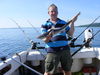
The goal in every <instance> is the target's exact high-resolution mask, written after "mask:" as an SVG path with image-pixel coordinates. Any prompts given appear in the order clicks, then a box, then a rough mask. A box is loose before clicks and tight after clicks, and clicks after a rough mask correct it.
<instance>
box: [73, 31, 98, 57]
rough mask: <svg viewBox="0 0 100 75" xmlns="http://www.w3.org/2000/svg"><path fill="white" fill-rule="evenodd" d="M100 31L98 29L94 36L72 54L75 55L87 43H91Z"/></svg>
mask: <svg viewBox="0 0 100 75" xmlns="http://www.w3.org/2000/svg"><path fill="white" fill-rule="evenodd" d="M99 32H100V30H98V31H97V32H96V33H95V34H94V35H93V36H92V38H90V39H89V40H88V41H87V42H85V43H84V44H83V45H81V47H80V48H79V49H78V50H77V51H75V52H74V53H73V54H72V55H71V56H74V55H75V54H76V53H77V52H79V51H80V50H81V49H82V48H83V47H84V46H85V45H86V44H87V43H90V42H91V40H92V39H93V38H94V36H96V35H97V34H98V33H99Z"/></svg>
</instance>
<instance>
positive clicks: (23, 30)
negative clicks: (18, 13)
mask: <svg viewBox="0 0 100 75" xmlns="http://www.w3.org/2000/svg"><path fill="white" fill-rule="evenodd" d="M9 19H10V20H11V21H13V22H14V23H15V24H16V25H17V26H18V28H19V29H20V30H21V31H22V32H23V34H24V35H25V36H26V38H27V40H28V41H29V42H30V43H32V42H33V41H32V40H31V39H30V38H29V36H28V35H27V34H26V33H25V31H24V30H23V29H22V28H21V27H20V25H19V24H18V23H17V22H16V21H15V20H13V19H11V18H9Z"/></svg>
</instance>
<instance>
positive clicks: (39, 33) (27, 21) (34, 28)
mask: <svg viewBox="0 0 100 75" xmlns="http://www.w3.org/2000/svg"><path fill="white" fill-rule="evenodd" d="M27 22H28V23H29V24H30V25H31V26H32V28H33V29H34V30H35V31H36V32H38V33H39V34H41V33H40V32H39V31H38V30H37V29H36V28H35V27H34V25H33V24H32V23H31V22H30V21H29V20H27Z"/></svg>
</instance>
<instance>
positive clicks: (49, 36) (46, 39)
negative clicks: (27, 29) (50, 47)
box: [43, 31, 53, 43]
mask: <svg viewBox="0 0 100 75" xmlns="http://www.w3.org/2000/svg"><path fill="white" fill-rule="evenodd" d="M52 36H53V31H52V32H50V33H49V34H48V35H47V37H46V38H45V39H43V40H44V42H46V43H47V42H49V40H50V39H51V38H52Z"/></svg>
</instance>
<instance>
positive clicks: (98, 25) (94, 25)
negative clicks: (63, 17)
mask: <svg viewBox="0 0 100 75" xmlns="http://www.w3.org/2000/svg"><path fill="white" fill-rule="evenodd" d="M89 25H90V24H86V25H79V26H77V27H87V26H89ZM90 27H100V23H93V24H92V25H91V26H90Z"/></svg>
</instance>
